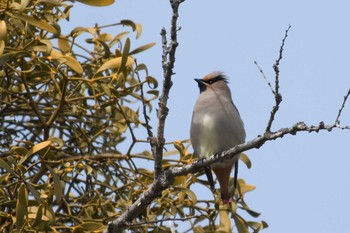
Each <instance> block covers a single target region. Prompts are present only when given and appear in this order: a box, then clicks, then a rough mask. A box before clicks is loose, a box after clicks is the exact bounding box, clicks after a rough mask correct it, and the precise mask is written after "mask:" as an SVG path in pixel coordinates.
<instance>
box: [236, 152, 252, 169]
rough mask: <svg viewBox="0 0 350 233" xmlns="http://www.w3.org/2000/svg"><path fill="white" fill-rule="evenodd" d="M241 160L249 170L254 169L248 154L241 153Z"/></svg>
mask: <svg viewBox="0 0 350 233" xmlns="http://www.w3.org/2000/svg"><path fill="white" fill-rule="evenodd" d="M239 159H240V160H241V161H242V162H243V163H244V164H245V165H246V166H247V168H248V169H250V168H251V167H252V162H251V161H250V159H249V157H248V156H247V155H246V154H244V153H241V154H240V156H239Z"/></svg>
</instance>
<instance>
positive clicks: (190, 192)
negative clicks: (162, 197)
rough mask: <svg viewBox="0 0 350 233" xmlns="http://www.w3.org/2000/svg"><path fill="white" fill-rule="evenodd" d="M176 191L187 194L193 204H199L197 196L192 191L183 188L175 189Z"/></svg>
mask: <svg viewBox="0 0 350 233" xmlns="http://www.w3.org/2000/svg"><path fill="white" fill-rule="evenodd" d="M174 191H179V192H183V193H185V194H186V195H187V196H189V197H190V198H191V200H192V202H193V204H196V203H197V196H196V194H195V193H194V192H193V191H192V190H191V189H188V188H183V187H174Z"/></svg>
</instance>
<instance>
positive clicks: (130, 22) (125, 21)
mask: <svg viewBox="0 0 350 233" xmlns="http://www.w3.org/2000/svg"><path fill="white" fill-rule="evenodd" d="M120 23H121V24H123V25H124V26H125V25H126V26H130V27H131V28H132V30H133V31H135V30H136V29H137V28H136V24H135V23H134V22H133V21H131V20H128V19H124V20H122V21H120Z"/></svg>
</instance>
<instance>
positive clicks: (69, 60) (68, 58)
mask: <svg viewBox="0 0 350 233" xmlns="http://www.w3.org/2000/svg"><path fill="white" fill-rule="evenodd" d="M63 58H65V59H66V62H65V64H66V65H67V66H69V67H70V68H72V70H74V71H75V72H77V73H78V74H82V73H83V68H82V67H81V65H80V63H79V62H78V61H77V60H76V59H75V58H73V57H71V56H63Z"/></svg>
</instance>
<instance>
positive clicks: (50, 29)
mask: <svg viewBox="0 0 350 233" xmlns="http://www.w3.org/2000/svg"><path fill="white" fill-rule="evenodd" d="M6 13H7V14H8V15H9V16H10V17H15V18H18V19H20V20H22V21H24V22H28V23H29V24H31V25H33V26H35V27H38V28H41V29H43V30H46V31H48V32H51V33H53V34H57V29H56V28H55V27H54V26H52V25H51V24H49V23H47V22H45V21H43V20H37V19H34V18H33V17H32V16H29V15H24V14H17V13H9V12H6Z"/></svg>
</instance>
